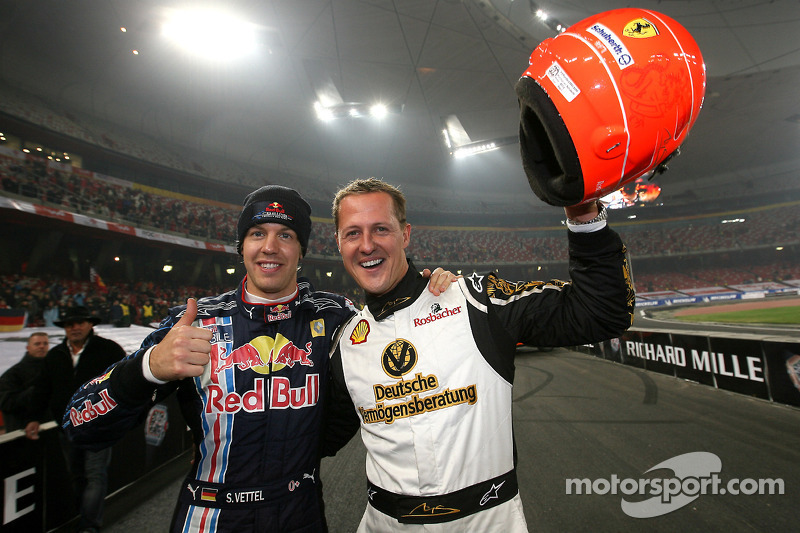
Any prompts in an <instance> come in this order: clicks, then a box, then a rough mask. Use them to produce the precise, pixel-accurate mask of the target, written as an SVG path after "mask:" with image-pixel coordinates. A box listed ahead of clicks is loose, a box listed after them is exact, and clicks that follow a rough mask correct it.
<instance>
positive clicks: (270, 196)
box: [236, 185, 311, 256]
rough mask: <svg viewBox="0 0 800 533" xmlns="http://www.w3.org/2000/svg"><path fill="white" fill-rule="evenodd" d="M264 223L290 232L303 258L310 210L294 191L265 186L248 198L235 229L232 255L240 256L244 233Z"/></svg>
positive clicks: (308, 229) (309, 228) (309, 231)
mask: <svg viewBox="0 0 800 533" xmlns="http://www.w3.org/2000/svg"><path fill="white" fill-rule="evenodd" d="M267 222H272V223H275V224H283V225H284V226H286V227H287V228H290V229H293V230H294V231H295V233H297V238H298V240H299V241H300V248H301V249H302V252H303V255H304V256H305V255H306V249H307V248H308V238H309V236H310V235H311V206H310V205H308V202H306V201H305V200H303V197H302V196H300V194H299V193H298V192H297V191H295V190H294V189H290V188H288V187H283V186H281V185H265V186H263V187H261V188H260V189H257V190H255V191H253V192H251V193H250V194H248V195H247V197H246V198H245V199H244V207H242V212H241V214H240V215H239V223H238V225H237V228H236V229H237V231H236V236H237V239H238V240H237V242H236V251H237V252H239V253H240V254H241V253H242V241H244V236H245V234H247V230H249V229H250V228H252V227H253V226H255V225H257V224H264V223H267Z"/></svg>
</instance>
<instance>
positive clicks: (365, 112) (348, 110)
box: [314, 100, 403, 122]
mask: <svg viewBox="0 0 800 533" xmlns="http://www.w3.org/2000/svg"><path fill="white" fill-rule="evenodd" d="M314 112H315V113H316V114H317V118H319V119H320V120H322V121H323V122H328V121H330V120H333V119H337V118H353V119H361V118H366V117H372V118H377V119H382V118H385V117H386V116H388V115H389V114H394V115H397V114H400V113H402V112H403V105H401V104H364V103H361V102H341V103H329V104H327V105H326V104H324V103H323V102H322V101H321V100H317V101H316V102H314Z"/></svg>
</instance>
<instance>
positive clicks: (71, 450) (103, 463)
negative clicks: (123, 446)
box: [25, 306, 126, 531]
mask: <svg viewBox="0 0 800 533" xmlns="http://www.w3.org/2000/svg"><path fill="white" fill-rule="evenodd" d="M99 322H100V319H99V318H98V317H96V316H93V315H92V314H91V313H90V312H89V310H88V309H87V308H85V307H82V306H76V307H70V308H69V309H67V311H66V313H65V314H64V317H63V318H62V319H61V320H59V321H56V322H55V325H56V326H58V327H63V328H64V333H65V335H64V341H63V342H62V343H60V344H58V345H56V346H54V347H53V348H51V349H50V351H48V352H47V355H46V356H45V360H44V364H43V365H42V366H43V368H42V373H41V374H40V376H39V379H38V380H37V382H36V384H35V385H34V395H33V400H32V402H31V403H32V407H33V408H34V412H36V413H38V414H37V415H36V416H34V419H33V420H32V421H30V423H28V424H27V426H26V428H25V435H26V436H27V437H28V438H29V439H38V438H39V423H40V422H44V421H46V420H53V419H55V420H58V421H60V420H61V416H62V415H63V413H64V411H65V410H66V408H67V404H68V403H69V400H70V398H71V397H72V395H73V394H74V393H75V391H76V390H77V389H78V387H80V386H81V385H83V384H84V383H85V382H86V381H88V380H90V379H92V378H94V377H97V376H100V375H102V374H103V372H104V371H105V369H106V368H108V367H109V366H111V365H112V364H114V363H116V362H117V361H119V360H120V359H122V358H124V357H125V355H126V354H125V350H123V348H122V347H121V346H120V345H119V344H117V343H116V342H114V341H112V340H110V339H106V338H103V337H100V336H99V335H96V334H95V332H94V326H95V325H96V324H98V323H99ZM59 439H60V441H61V446H62V449H63V451H64V457H65V459H66V461H67V466H68V467H69V471H70V474H71V476H72V482H73V488H74V489H75V498H76V505H77V507H78V510H79V512H80V523H79V524H78V530H79V531H97V530H98V529H99V528H100V525H101V523H102V513H103V501H104V500H105V496H106V489H107V485H108V475H107V468H108V463H109V461H110V459H111V448H108V449H106V450H102V451H99V452H90V451H86V450H81V449H78V448H75V447H73V446H71V445H70V442H69V441H68V440H67V438H66V436H65V435H64V433H63V432H61V431H59Z"/></svg>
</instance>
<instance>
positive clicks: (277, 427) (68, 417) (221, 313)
mask: <svg viewBox="0 0 800 533" xmlns="http://www.w3.org/2000/svg"><path fill="white" fill-rule="evenodd" d="M243 287H244V281H243V282H242V283H241V284H240V285H239V288H238V289H237V290H236V291H231V292H228V293H225V294H222V295H219V296H216V297H210V298H202V299H200V300H198V302H197V303H198V314H197V322H196V323H195V325H197V326H199V327H203V328H206V329H209V330H210V331H212V333H213V339H212V341H211V345H212V350H211V362H210V364H208V365H206V369H205V372H204V373H203V375H202V376H200V377H196V378H185V379H182V380H178V381H172V382H168V383H166V384H163V385H156V384H154V383H152V382H150V381H148V380H147V379H146V378H145V377H144V374H143V370H142V360H143V357H144V354H145V352H146V351H147V350H148V349H149V348H151V347H153V346H155V345H156V344H158V343H159V342H160V341H161V339H163V338H164V336H165V335H166V334H167V332H168V331H169V330H170V328H171V327H172V326H173V325H174V324H175V323H176V322H177V321H178V320H179V319H180V317H181V316H182V315H183V313H184V311H185V306H179V307H175V308H173V309H171V310H170V313H169V315H168V316H167V317H166V318H165V319H164V320H163V321H162V322H161V324H160V326H159V327H158V329H157V330H156V331H154V332H153V333H151V334H150V335H149V336H148V337H147V338H146V339H145V340H144V342H143V343H142V346H141V348H139V350H137V351H136V352H134V353H133V354H131V355H130V356H128V357H127V358H125V359H123V360H122V361H121V362H119V363H118V364H116V365H115V366H113V367H111V369H110V372H108V373H107V374H106V375H104V376H101V377H99V378H96V379H95V380H93V381H90V382H89V383H87V384H85V385H84V386H83V387H82V388H81V389H79V390H78V392H77V393H76V394H75V396H74V397H73V398H72V400H71V402H70V405H69V408H68V409H67V412H66V414H65V416H64V421H63V427H64V429H65V430H66V432H67V434H68V435H69V437H70V439H72V441H73V442H74V443H75V444H76V445H78V446H82V447H86V448H92V449H99V448H103V447H106V446H110V445H111V444H113V443H114V442H116V441H117V440H119V439H120V438H122V437H123V436H124V435H125V433H126V432H127V431H128V430H129V429H131V428H133V427H134V426H136V425H137V424H138V423H139V422H140V421H141V420H142V419H143V418H144V417H145V416H146V415H147V413H148V410H149V409H150V408H151V407H152V406H153V405H154V404H155V403H157V402H158V401H160V400H161V399H163V398H164V397H165V396H167V395H168V394H171V393H173V392H176V391H177V394H178V401H179V404H180V406H181V410H182V413H183V416H184V418H185V420H186V422H187V424H188V426H189V428H190V429H191V431H192V435H193V438H194V444H195V457H194V462H193V465H192V470H191V472H190V473H189V475H188V476H187V478H186V480H185V482H184V483H183V484H182V487H181V492H180V495H179V499H178V504H177V507H176V510H175V514H174V516H173V520H172V531H176V532H177V531H193V532H214V531H218V532H221V531H235V532H247V531H280V532H289V531H291V532H301V531H302V532H317V531H325V530H326V525H325V515H324V509H323V502H322V488H321V485H320V480H319V465H320V449H321V445H320V444H321V443H320V439H321V435H320V429H321V424H322V418H323V411H324V405H325V402H324V394H322V389H321V387H324V386H325V385H324V384H325V383H326V382H327V380H328V353H329V352H330V349H331V338H332V337H333V334H334V332H335V331H336V330H337V329H338V328H339V326H340V325H341V324H342V323H343V322H345V321H346V320H347V319H349V318H350V317H351V316H352V315H353V313H354V312H355V309H354V308H353V306H352V304H351V303H350V301H349V300H347V299H346V298H344V297H342V296H338V295H335V294H330V293H326V292H315V291H314V290H313V287H312V286H311V284H310V283H309V282H308V280H305V279H303V278H301V279H300V280H299V281H298V294H297V297H296V298H295V299H294V300H292V301H291V302H288V303H286V304H280V305H260V304H253V303H248V302H247V301H245V299H244V298H243V294H244V292H243Z"/></svg>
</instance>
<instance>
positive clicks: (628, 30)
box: [622, 18, 658, 39]
mask: <svg viewBox="0 0 800 533" xmlns="http://www.w3.org/2000/svg"><path fill="white" fill-rule="evenodd" d="M622 33H623V34H625V37H631V38H633V39H647V38H648V37H655V36H656V35H658V28H656V26H655V25H654V24H653V23H652V22H650V21H649V20H647V19H646V18H638V19H636V20H632V21H630V22H629V23H628V24H627V25H626V26H625V29H624V30H622Z"/></svg>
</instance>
